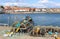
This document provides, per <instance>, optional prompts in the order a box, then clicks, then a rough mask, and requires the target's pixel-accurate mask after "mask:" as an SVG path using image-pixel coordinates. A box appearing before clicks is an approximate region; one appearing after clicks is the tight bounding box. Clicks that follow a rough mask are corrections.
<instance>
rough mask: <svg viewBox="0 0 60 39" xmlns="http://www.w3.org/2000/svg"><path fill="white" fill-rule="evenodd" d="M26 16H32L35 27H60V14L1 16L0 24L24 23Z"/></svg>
mask: <svg viewBox="0 0 60 39" xmlns="http://www.w3.org/2000/svg"><path fill="white" fill-rule="evenodd" d="M26 16H30V17H31V18H32V19H33V21H34V25H41V26H50V25H52V26H60V14H49V13H45V14H41V13H35V14H33V13H32V14H0V24H8V25H12V24H13V23H14V22H15V21H22V20H23V19H24V18H25V17H26Z"/></svg>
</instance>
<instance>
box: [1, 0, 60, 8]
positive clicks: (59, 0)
mask: <svg viewBox="0 0 60 39" xmlns="http://www.w3.org/2000/svg"><path fill="white" fill-rule="evenodd" d="M0 5H3V6H7V5H8V6H25V7H36V8H60V0H0Z"/></svg>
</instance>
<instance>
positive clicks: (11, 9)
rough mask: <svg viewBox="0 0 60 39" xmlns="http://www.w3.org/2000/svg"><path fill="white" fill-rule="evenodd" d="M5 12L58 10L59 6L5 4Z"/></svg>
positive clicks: (59, 9) (59, 10)
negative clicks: (35, 6)
mask: <svg viewBox="0 0 60 39" xmlns="http://www.w3.org/2000/svg"><path fill="white" fill-rule="evenodd" d="M4 10H5V12H7V11H8V10H9V11H10V12H21V11H23V12H26V11H27V12H60V8H30V7H17V6H12V7H11V6H5V7H4Z"/></svg>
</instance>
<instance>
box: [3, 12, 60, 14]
mask: <svg viewBox="0 0 60 39" xmlns="http://www.w3.org/2000/svg"><path fill="white" fill-rule="evenodd" d="M34 13H41V14H43V13H49V14H60V12H9V13H8V12H5V13H4V14H34Z"/></svg>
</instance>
